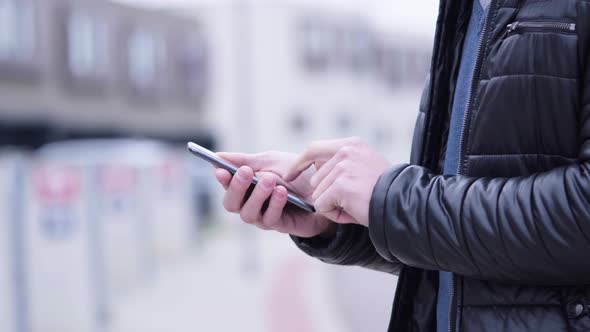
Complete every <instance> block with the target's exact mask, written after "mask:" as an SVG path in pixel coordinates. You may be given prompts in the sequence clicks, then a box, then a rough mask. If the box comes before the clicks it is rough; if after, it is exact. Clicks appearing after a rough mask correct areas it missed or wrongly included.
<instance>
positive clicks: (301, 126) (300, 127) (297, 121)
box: [289, 111, 307, 135]
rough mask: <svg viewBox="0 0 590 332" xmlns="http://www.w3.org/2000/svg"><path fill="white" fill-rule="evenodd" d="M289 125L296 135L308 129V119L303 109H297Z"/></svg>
mask: <svg viewBox="0 0 590 332" xmlns="http://www.w3.org/2000/svg"><path fill="white" fill-rule="evenodd" d="M289 125H290V127H291V132H293V133H294V134H296V135H303V134H305V132H306V130H307V119H306V118H305V114H304V112H302V111H295V112H293V114H292V115H291V117H290V121H289Z"/></svg>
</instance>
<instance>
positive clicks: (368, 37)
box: [341, 27, 375, 72]
mask: <svg viewBox="0 0 590 332" xmlns="http://www.w3.org/2000/svg"><path fill="white" fill-rule="evenodd" d="M341 42H342V45H341V49H342V56H344V57H345V58H346V59H345V62H346V64H347V65H348V66H349V67H350V68H351V69H352V70H353V71H355V72H362V71H365V70H367V69H369V68H370V67H371V66H372V65H373V64H374V62H375V46H374V45H375V42H374V36H373V34H372V33H371V31H369V30H367V29H365V28H361V27H357V28H354V29H347V30H345V31H343V32H342V40H341Z"/></svg>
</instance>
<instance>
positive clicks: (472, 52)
mask: <svg viewBox="0 0 590 332" xmlns="http://www.w3.org/2000/svg"><path fill="white" fill-rule="evenodd" d="M484 20H485V12H484V8H483V7H482V4H481V3H480V1H477V0H476V1H474V4H473V11H472V13H471V19H470V21H469V26H468V28H467V34H466V36H465V41H464V43H463V56H462V58H461V65H460V67H459V76H458V78H457V86H456V87H455V95H454V99H453V110H452V113H451V121H450V124H449V125H450V127H449V137H448V143H447V152H446V155H445V165H444V175H449V176H452V175H456V174H457V168H458V166H459V155H460V151H459V149H460V146H459V145H460V141H461V131H462V128H463V116H464V115H465V108H466V107H467V100H468V99H469V97H470V92H471V91H470V88H471V79H472V77H473V70H474V67H475V61H476V59H475V58H476V56H477V54H476V53H477V46H478V43H479V37H480V34H481V32H482V29H483V25H484ZM451 279H452V275H451V273H449V272H444V271H441V272H440V273H439V287H438V300H437V306H436V318H437V323H436V325H437V332H446V331H448V329H449V306H450V300H451Z"/></svg>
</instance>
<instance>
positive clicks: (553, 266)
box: [295, 0, 590, 332]
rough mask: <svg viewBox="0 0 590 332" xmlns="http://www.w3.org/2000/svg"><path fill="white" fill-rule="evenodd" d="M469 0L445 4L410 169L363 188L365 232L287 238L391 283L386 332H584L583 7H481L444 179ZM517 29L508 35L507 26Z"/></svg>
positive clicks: (589, 102) (588, 168)
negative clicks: (447, 318) (446, 312)
mask: <svg viewBox="0 0 590 332" xmlns="http://www.w3.org/2000/svg"><path fill="white" fill-rule="evenodd" d="M472 3H473V0H443V1H442V2H441V5H440V16H439V19H438V23H437V32H436V37H435V45H434V55H433V59H432V68H431V72H430V77H431V80H430V82H429V84H428V85H427V88H426V90H425V93H424V95H423V98H422V102H421V107H420V113H419V116H418V121H417V125H416V131H415V136H414V143H413V148H412V157H411V165H401V166H397V167H394V168H393V169H391V170H389V171H388V172H386V173H385V174H384V175H383V176H382V177H381V179H380V180H379V182H378V183H377V186H376V187H375V189H374V194H373V197H372V200H371V208H370V226H369V228H368V229H366V228H363V227H360V226H350V225H349V226H340V228H339V230H338V232H337V236H336V238H335V239H334V240H333V241H325V240H321V239H301V238H295V241H296V243H297V244H298V245H299V247H300V248H302V249H303V250H304V251H306V252H307V253H309V254H310V255H312V256H315V257H318V258H320V259H321V260H323V261H325V262H328V263H334V264H345V265H361V266H365V267H368V268H372V269H377V270H381V271H385V272H390V273H396V274H397V273H399V275H400V277H399V281H398V290H397V294H396V298H395V304H394V310H393V313H392V317H391V326H390V330H391V331H435V330H436V328H435V326H436V297H437V289H438V274H437V272H436V271H438V270H444V271H451V272H453V273H454V278H453V279H454V281H453V293H452V301H451V302H452V304H451V308H450V313H451V324H450V325H451V326H450V327H449V330H450V331H516V332H520V331H531V332H532V331H534V332H544V331H547V332H558V331H590V66H589V60H590V55H589V46H590V0H492V3H491V4H490V8H489V10H488V15H487V18H486V24H485V27H484V32H483V37H482V40H481V42H480V46H481V47H480V49H479V51H478V53H479V54H478V58H477V65H476V69H475V75H474V79H473V82H472V97H471V100H470V102H469V106H468V108H467V112H466V116H465V120H464V123H465V124H464V129H463V135H462V140H461V159H460V167H459V174H460V175H459V176H456V177H443V176H441V175H440V174H441V168H442V167H441V166H442V165H443V163H444V160H443V159H444V155H445V146H446V137H447V134H448V123H449V117H450V110H451V105H452V98H451V97H452V96H453V94H454V93H453V92H454V86H455V82H456V79H457V72H458V68H459V59H460V58H461V54H460V53H461V49H462V47H461V45H462V42H463V39H464V36H465V31H466V27H467V23H468V20H469V15H470V10H471V4H472ZM515 22H518V23H516V24H513V23H515Z"/></svg>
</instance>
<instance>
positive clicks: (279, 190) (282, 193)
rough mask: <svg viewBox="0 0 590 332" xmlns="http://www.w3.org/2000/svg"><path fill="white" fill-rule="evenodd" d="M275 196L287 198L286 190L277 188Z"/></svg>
mask: <svg viewBox="0 0 590 332" xmlns="http://www.w3.org/2000/svg"><path fill="white" fill-rule="evenodd" d="M274 195H275V196H276V198H284V197H285V196H287V195H286V194H285V191H284V190H281V189H279V187H276V188H275V190H274Z"/></svg>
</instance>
